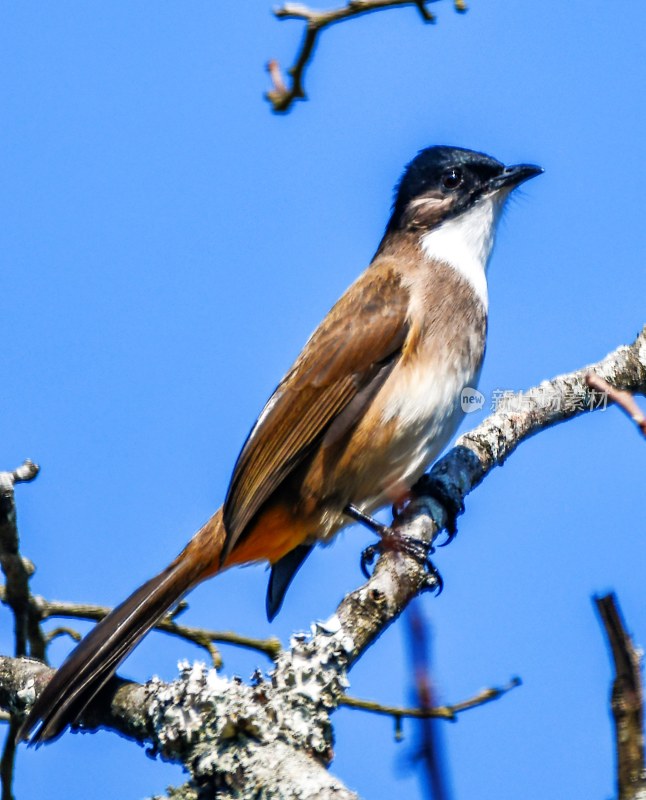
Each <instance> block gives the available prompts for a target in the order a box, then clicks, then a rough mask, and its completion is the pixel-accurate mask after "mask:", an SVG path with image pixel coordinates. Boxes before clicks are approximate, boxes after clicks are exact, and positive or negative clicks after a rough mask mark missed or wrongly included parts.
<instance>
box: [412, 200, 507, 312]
mask: <svg viewBox="0 0 646 800" xmlns="http://www.w3.org/2000/svg"><path fill="white" fill-rule="evenodd" d="M501 205H502V204H501V203H500V201H499V200H498V202H497V198H496V196H495V195H494V196H491V197H485V198H483V199H482V200H480V201H479V202H477V203H476V204H475V205H474V206H473V207H472V208H470V209H469V210H468V211H465V212H464V214H460V215H459V216H457V217H454V218H453V219H448V220H447V221H446V222H443V223H442V224H441V225H440V226H439V227H438V228H435V229H434V230H432V231H429V232H428V233H425V234H424V235H423V236H422V237H421V239H420V245H421V247H422V251H423V253H424V255H425V256H426V257H427V258H428V259H430V260H434V261H443V262H445V263H446V264H448V265H449V266H450V267H452V268H453V269H454V270H455V271H456V272H458V273H459V274H460V275H461V276H462V277H463V278H465V279H466V280H467V281H468V282H469V284H470V285H471V286H472V287H473V290H474V291H475V293H476V294H477V296H478V297H479V299H480V300H481V302H482V304H483V305H484V307H485V310H486V309H487V307H488V305H489V298H488V294H487V263H488V261H489V256H490V255H491V251H492V249H493V243H494V234H495V231H496V222H497V218H498V215H499V211H500V207H501Z"/></svg>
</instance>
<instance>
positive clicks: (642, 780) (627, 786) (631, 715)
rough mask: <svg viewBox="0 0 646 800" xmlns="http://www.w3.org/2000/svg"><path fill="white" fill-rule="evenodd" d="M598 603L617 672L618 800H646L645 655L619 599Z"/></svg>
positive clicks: (608, 598)
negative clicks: (631, 633) (628, 629)
mask: <svg viewBox="0 0 646 800" xmlns="http://www.w3.org/2000/svg"><path fill="white" fill-rule="evenodd" d="M594 602H595V605H596V607H597V611H598V612H599V617H600V618H601V622H602V624H603V627H604V631H605V634H606V637H607V639H608V645H609V646H610V652H611V654H612V661H613V665H614V670H615V677H614V680H613V682H612V700H611V708H612V717H613V720H614V723H615V748H616V752H617V797H618V800H640V798H641V800H643V798H644V797H645V796H646V769H645V766H644V692H643V686H642V679H641V652H640V651H639V650H638V649H637V648H636V647H635V645H634V644H633V643H632V640H631V638H630V636H629V635H628V633H627V632H626V626H625V625H624V621H623V619H622V616H621V610H620V608H619V604H618V602H617V598H616V596H615V595H614V594H608V595H606V596H605V597H595V598H594Z"/></svg>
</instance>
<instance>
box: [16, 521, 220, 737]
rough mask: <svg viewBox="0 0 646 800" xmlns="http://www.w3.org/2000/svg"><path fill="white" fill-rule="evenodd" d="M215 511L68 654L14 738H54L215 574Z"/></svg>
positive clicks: (217, 534)
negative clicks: (173, 555) (189, 595)
mask: <svg viewBox="0 0 646 800" xmlns="http://www.w3.org/2000/svg"><path fill="white" fill-rule="evenodd" d="M221 520H222V517H221V513H220V512H218V513H216V514H215V515H214V516H213V517H212V518H211V519H210V520H209V522H207V524H206V525H205V526H204V527H203V528H202V529H201V530H200V531H199V532H198V533H197V534H196V535H195V536H194V537H193V539H192V540H191V541H190V542H189V544H188V545H187V546H186V548H185V549H184V550H183V551H182V552H181V553H180V555H179V556H178V557H177V558H176V559H175V561H173V563H172V564H170V565H169V566H168V567H166V569H165V570H163V571H162V572H160V573H159V575H156V576H155V577H154V578H151V580H149V581H147V582H146V583H144V584H143V586H140V587H139V589H137V590H136V591H135V592H133V593H132V594H131V595H130V597H129V598H128V599H127V600H125V601H124V602H123V603H121V605H119V606H117V607H116V608H115V609H114V610H113V611H112V612H111V613H110V614H108V616H107V617H105V619H103V620H101V622H99V624H98V625H96V626H95V627H94V628H93V629H92V630H91V631H90V633H89V634H88V635H87V636H86V637H85V638H84V639H83V641H82V642H81V643H80V644H79V645H78V647H76V648H75V649H74V650H73V651H72V653H71V654H70V655H69V656H68V658H67V660H66V661H65V662H64V663H63V664H62V666H61V667H60V668H59V669H58V670H57V671H56V673H55V674H54V676H53V678H52V679H51V681H50V682H49V683H48V684H47V686H46V687H45V689H44V690H43V692H42V693H41V694H40V696H39V697H38V699H37V700H36V702H35V703H34V705H33V707H32V709H31V711H30V713H29V716H28V717H27V718H26V719H25V721H24V722H23V724H22V725H21V727H20V730H19V731H18V735H17V740H18V741H22V740H23V739H27V738H29V735H30V733H31V731H32V730H33V729H34V728H35V727H36V726H37V725H38V724H39V723H40V727H39V728H38V729H37V730H36V732H35V733H34V735H33V736H32V737H31V740H30V743H31V744H41V743H43V742H47V741H49V740H50V739H55V738H56V737H57V736H60V734H61V733H62V732H63V731H64V730H65V728H66V727H67V726H68V725H70V724H72V723H73V722H75V721H76V720H77V719H78V718H79V717H80V715H81V714H82V713H83V711H84V710H85V708H87V706H88V705H89V704H90V703H91V702H92V700H93V699H94V698H95V697H96V695H97V694H98V693H99V692H100V691H101V689H102V688H103V687H104V686H105V684H106V683H107V682H108V681H109V680H110V678H111V677H112V675H113V673H114V671H115V670H116V668H117V667H118V666H119V664H120V663H121V662H122V661H123V660H124V658H125V657H126V656H127V655H128V653H130V651H131V650H132V649H133V648H134V647H135V646H136V645H137V644H138V643H139V641H141V639H142V638H143V637H144V636H145V635H146V633H148V631H149V630H150V629H151V628H152V627H153V626H154V625H155V623H156V622H158V620H159V619H160V618H161V617H162V616H163V615H164V614H165V613H166V612H167V611H168V609H169V608H170V607H171V606H172V605H174V603H176V602H177V600H179V598H180V597H181V596H182V595H183V594H184V593H185V592H187V591H188V590H189V589H190V588H192V587H193V586H195V585H196V584H197V583H200V582H201V581H202V580H204V578H206V577H208V576H209V575H213V574H214V573H215V572H217V571H218V570H219V562H220V552H221V550H222V543H223V539H224V530H223V528H222V521H221Z"/></svg>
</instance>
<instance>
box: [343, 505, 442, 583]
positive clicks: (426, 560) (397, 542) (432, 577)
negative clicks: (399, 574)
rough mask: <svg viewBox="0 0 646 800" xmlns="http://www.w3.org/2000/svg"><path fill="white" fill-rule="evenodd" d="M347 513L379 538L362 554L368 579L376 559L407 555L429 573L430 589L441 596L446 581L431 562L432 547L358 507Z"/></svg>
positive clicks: (362, 563) (347, 508) (351, 508)
mask: <svg viewBox="0 0 646 800" xmlns="http://www.w3.org/2000/svg"><path fill="white" fill-rule="evenodd" d="M344 510H345V513H346V514H347V515H348V516H349V517H352V519H354V520H356V521H357V522H361V523H362V524H363V525H365V526H366V527H367V528H370V530H371V531H374V532H375V533H376V534H377V535H378V536H379V541H377V542H375V543H374V544H371V545H369V546H368V547H366V549H365V550H364V551H363V552H362V553H361V571H362V572H363V574H364V575H365V577H366V578H368V579H369V578H370V571H369V567H371V566H372V564H373V563H374V560H375V558H376V557H377V556H378V555H381V554H382V553H385V552H387V551H390V552H395V553H405V554H406V555H408V556H411V557H412V558H414V559H415V560H416V561H418V562H419V563H420V564H422V566H423V567H424V569H425V570H426V573H427V583H428V587H429V588H431V589H434V590H435V591H436V593H437V594H439V593H440V592H441V591H442V589H443V588H444V581H443V580H442V576H441V575H440V573H439V570H438V569H437V567H436V566H435V564H434V563H433V562H432V561H431V555H432V554H433V552H434V548H433V547H432V545H430V544H428V543H427V542H423V541H421V540H419V539H413V538H411V537H410V536H402V534H401V533H399V532H398V531H396V530H394V529H393V528H391V527H390V526H389V525H382V524H381V523H380V522H377V520H376V519H374V518H373V517H371V516H370V515H368V514H364V513H363V511H360V510H359V509H358V508H356V506H352V505H349V506H347V507H346V508H345V509H344Z"/></svg>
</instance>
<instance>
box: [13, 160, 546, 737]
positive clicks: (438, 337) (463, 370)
mask: <svg viewBox="0 0 646 800" xmlns="http://www.w3.org/2000/svg"><path fill="white" fill-rule="evenodd" d="M542 171H543V170H542V169H541V168H540V167H538V166H535V165H533V164H517V165H515V166H505V165H504V164H503V163H502V162H500V161H498V160H496V159H495V158H492V157H491V156H488V155H485V154H484V153H481V152H477V151H474V150H467V149H464V148H459V147H449V146H432V147H428V148H426V149H424V150H421V151H420V152H419V153H418V154H417V155H416V156H415V157H414V158H413V160H412V161H411V162H410V163H409V164H408V165H407V166H406V168H405V170H404V172H403V174H402V177H401V178H400V180H399V182H398V184H397V185H396V187H395V193H394V202H393V205H392V208H391V213H390V217H389V219H388V222H387V225H386V228H385V231H384V234H383V236H382V239H381V241H380V243H379V246H378V248H377V250H376V252H375V255H374V256H373V258H372V260H371V261H370V263H369V266H368V267H367V269H366V270H365V271H364V272H363V273H362V274H361V275H360V276H359V277H358V278H357V279H356V281H355V282H354V283H353V284H352V285H351V286H350V287H349V288H348V289H347V291H346V292H345V293H344V294H343V295H342V296H341V298H340V299H339V300H338V301H337V303H336V304H335V305H334V306H333V307H332V309H331V310H330V311H329V312H328V314H327V315H326V316H325V317H324V319H323V320H322V322H321V323H320V324H319V326H318V327H317V328H316V330H315V331H314V333H313V334H312V335H311V336H310V338H309V339H308V341H307V342H306V344H305V346H304V348H303V350H302V351H301V353H300V355H299V356H298V357H297V359H296V361H295V362H294V364H293V366H292V367H291V369H290V370H289V371H288V372H287V374H286V375H285V376H284V377H283V379H282V380H281V381H280V383H279V384H278V386H277V387H276V389H275V391H274V392H273V394H272V395H271V397H270V398H269V400H268V402H267V404H266V405H265V407H264V409H263V410H262V412H261V413H260V415H259V417H258V419H257V421H256V423H255V424H254V426H253V427H252V429H251V432H250V433H249V436H248V437H247V439H246V441H245V443H244V445H243V447H242V449H241V451H240V454H239V456H238V459H237V461H236V463H235V466H234V469H233V473H232V476H231V480H230V484H229V487H228V491H227V494H226V497H225V501H224V503H223V505H222V506H221V507H220V508H219V509H218V510H217V511H216V512H215V513H214V514H213V516H212V517H211V518H210V519H209V520H208V521H207V522H206V523H205V524H204V525H203V526H202V527H201V528H200V529H199V530H198V531H197V533H196V534H195V535H194V536H193V538H192V539H191V540H190V541H189V542H188V544H187V545H186V547H185V548H184V549H183V550H182V551H181V553H180V554H179V555H178V556H177V557H176V558H175V559H174V560H173V561H172V562H171V563H170V564H169V565H168V566H167V567H166V568H165V569H164V570H163V571H162V572H160V573H159V574H158V575H156V576H155V577H153V578H152V579H150V580H149V581H147V582H146V583H144V584H143V585H142V586H141V587H140V588H138V589H137V590H136V591H135V592H133V594H131V595H130V596H129V597H128V598H127V599H126V600H125V601H124V602H122V603H121V604H120V605H118V606H117V607H116V608H115V609H114V610H113V611H112V612H111V613H110V614H108V615H107V616H106V617H105V618H104V619H103V620H102V621H101V622H99V623H98V624H97V625H96V626H95V627H94V628H93V629H92V630H91V631H90V633H89V634H88V635H87V636H86V637H85V638H84V639H83V640H82V641H81V642H80V643H79V644H78V646H77V647H76V648H75V649H74V650H73V651H72V652H71V654H70V655H69V656H68V658H67V659H66V660H65V661H64V662H63V664H62V665H61V666H60V667H59V669H58V670H57V671H56V672H55V673H54V675H53V677H52V679H51V680H50V681H49V683H48V684H47V686H46V687H45V688H44V689H43V691H42V692H41V693H40V695H39V696H38V698H37V699H36V701H35V702H34V704H33V706H32V708H31V711H30V713H29V714H28V715H27V717H26V718H25V720H24V722H23V723H22V725H21V727H20V729H19V731H18V735H17V739H18V741H22V740H29V741H30V743H31V744H41V743H44V742H48V741H50V740H53V739H56V738H57V737H58V736H60V735H61V733H63V731H64V730H65V729H66V728H67V727H68V726H70V725H73V724H74V723H76V722H78V720H79V718H80V716H81V715H82V714H83V712H84V710H85V709H86V708H87V707H88V705H90V704H91V703H92V701H93V700H94V698H95V697H96V696H97V694H98V693H99V692H100V691H101V689H102V688H103V687H104V686H105V684H106V683H107V682H108V681H109V680H110V678H111V677H112V675H113V673H114V672H115V670H116V668H117V667H118V666H119V664H120V663H121V662H122V661H123V660H124V658H125V657H126V656H127V655H128V654H129V653H130V651H131V650H132V649H133V648H134V647H135V646H136V645H137V644H138V642H139V641H140V640H141V639H142V638H143V637H144V636H145V634H146V633H147V632H148V631H149V630H150V629H151V628H152V627H153V626H154V625H155V624H156V623H157V621H158V620H159V619H160V618H161V617H162V616H163V615H164V614H165V613H166V612H167V611H168V610H169V609H170V608H171V607H173V606H174V604H175V603H177V601H178V600H179V599H180V598H181V597H183V596H184V595H185V594H186V593H187V592H188V591H189V590H191V589H193V588H194V587H195V586H196V585H198V584H199V583H201V582H202V581H204V580H205V579H207V578H210V577H212V576H214V575H216V574H218V573H220V572H222V571H224V570H226V569H229V568H230V567H233V566H236V565H243V564H250V563H257V562H268V563H269V564H270V566H271V574H270V579H269V586H268V590H267V614H268V616H269V618H270V619H273V617H274V616H275V615H276V614H277V613H278V610H279V609H280V607H281V604H282V602H283V598H284V596H285V593H286V591H287V588H288V586H289V584H290V582H291V580H292V578H293V577H294V575H295V573H296V571H297V570H298V569H299V568H300V566H301V565H302V563H303V562H304V560H305V559H306V557H307V556H308V554H309V553H310V551H311V550H312V548H313V547H314V545H315V544H316V543H317V542H329V541H330V540H331V539H332V538H333V537H334V536H335V534H337V533H338V532H339V531H340V530H341V529H342V528H344V527H345V526H347V525H348V524H351V523H352V522H353V521H354V519H355V518H356V517H357V516H359V517H360V518H362V517H363V518H365V519H368V520H370V519H371V516H370V515H372V513H373V512H375V511H377V510H378V509H379V508H381V507H383V506H385V505H387V504H389V503H397V502H399V501H401V500H402V498H405V497H406V496H407V495H408V494H409V492H410V490H411V488H412V487H413V486H414V484H415V482H416V481H417V480H418V479H419V478H420V477H421V476H422V474H423V473H424V471H425V470H426V469H427V467H428V466H429V465H430V464H431V463H432V461H433V459H434V458H436V457H437V455H438V454H439V453H440V452H441V451H442V450H443V448H444V447H445V446H446V445H447V444H448V442H449V440H450V438H451V437H452V436H453V434H454V432H455V430H456V428H457V426H458V424H459V423H460V421H461V419H462V416H463V413H464V412H463V411H462V408H461V402H460V398H461V394H462V392H463V390H464V389H465V388H467V387H475V386H476V385H477V382H478V377H479V375H480V370H481V367H482V361H483V357H484V352H485V344H486V335H487V314H488V293H487V266H488V262H489V259H490V256H491V253H492V250H493V245H494V238H495V233H496V227H497V224H498V222H499V220H500V217H501V213H502V210H503V207H504V206H505V203H506V200H507V199H508V197H509V196H510V194H511V192H512V191H513V190H514V189H515V188H516V187H517V186H519V185H520V184H522V183H523V182H525V181H527V180H529V179H530V178H533V177H535V176H537V175H539V174H540V173H541V172H542Z"/></svg>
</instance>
